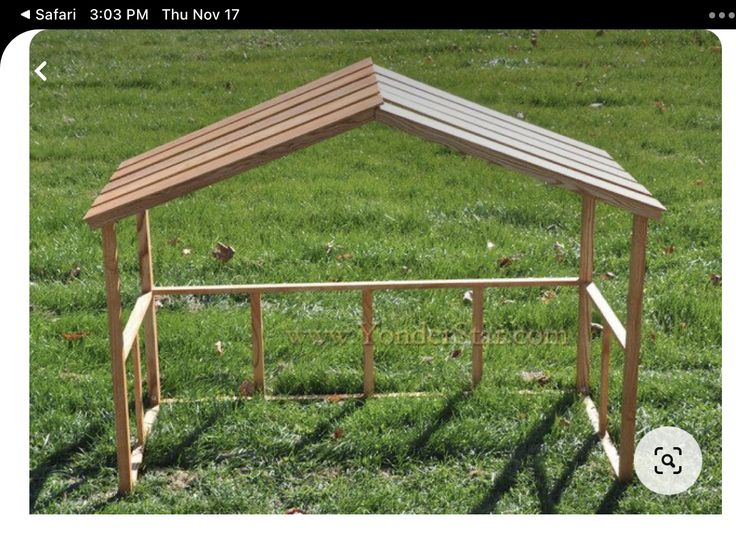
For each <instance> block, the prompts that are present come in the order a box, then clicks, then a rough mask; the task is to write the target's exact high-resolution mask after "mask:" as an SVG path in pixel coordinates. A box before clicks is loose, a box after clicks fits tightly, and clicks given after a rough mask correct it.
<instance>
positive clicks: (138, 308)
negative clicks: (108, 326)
mask: <svg viewBox="0 0 736 545" xmlns="http://www.w3.org/2000/svg"><path fill="white" fill-rule="evenodd" d="M152 300H153V294H152V293H151V292H150V291H149V292H148V293H144V294H143V295H141V296H140V297H138V299H137V300H136V302H135V306H134V307H133V310H132V311H130V316H129V317H128V323H127V324H125V329H124V330H123V359H128V354H130V349H131V348H132V347H133V343H134V342H135V339H136V337H137V336H138V329H140V327H141V324H142V323H143V318H145V316H146V313H147V312H148V307H149V306H150V305H151V301H152Z"/></svg>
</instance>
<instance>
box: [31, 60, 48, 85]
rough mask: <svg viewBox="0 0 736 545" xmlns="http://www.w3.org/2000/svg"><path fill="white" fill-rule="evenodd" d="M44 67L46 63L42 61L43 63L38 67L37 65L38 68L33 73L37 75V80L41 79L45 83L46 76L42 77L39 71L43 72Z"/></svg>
mask: <svg viewBox="0 0 736 545" xmlns="http://www.w3.org/2000/svg"><path fill="white" fill-rule="evenodd" d="M45 66H46V61H43V62H42V63H41V64H39V65H38V66H37V67H36V69H35V70H34V72H35V73H36V75H37V76H38V77H39V78H41V79H42V80H43V81H46V76H44V75H43V74H42V73H41V70H43V69H44V67H45Z"/></svg>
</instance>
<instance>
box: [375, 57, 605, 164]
mask: <svg viewBox="0 0 736 545" xmlns="http://www.w3.org/2000/svg"><path fill="white" fill-rule="evenodd" d="M373 68H374V70H375V71H376V73H377V74H380V75H382V76H385V77H387V78H391V79H393V80H396V81H400V82H402V83H406V84H408V85H411V86H412V87H416V88H418V89H422V90H424V91H427V92H429V93H432V94H434V95H437V96H439V97H442V98H445V99H447V100H451V101H453V102H456V103H458V104H463V105H465V106H468V107H469V108H473V109H474V110H477V111H478V112H481V113H485V114H488V115H490V116H492V117H495V118H497V119H499V120H503V121H505V122H507V123H509V124H511V125H515V126H517V127H519V128H523V129H527V130H529V131H531V132H534V133H537V134H539V135H541V136H545V137H547V138H550V139H551V140H555V141H558V142H563V143H565V144H569V145H572V146H575V147H577V148H580V149H581V150H585V151H588V152H591V153H594V154H596V155H599V156H601V157H607V158H609V159H610V158H611V156H610V155H609V154H608V152H606V151H605V150H602V149H600V148H596V147H595V146H591V145H590V144H586V143H585V142H581V141H579V140H575V139H574V138H569V137H567V136H564V135H562V134H558V133H556V132H553V131H550V130H548V129H545V128H543V127H539V126H538V125H534V124H532V123H528V122H526V121H522V120H520V119H517V118H515V117H513V116H510V115H506V114H502V113H501V112H497V111H495V110H491V109H490V108H486V107H484V106H481V105H480V104H476V103H475V102H471V101H470V100H466V99H464V98H460V97H458V96H456V95H453V94H451V93H448V92H447V91H442V90H441V89H437V88H435V87H431V86H429V85H427V84H425V83H422V82H420V81H417V80H413V79H411V78H408V77H406V76H402V75H401V74H397V73H396V72H392V71H391V70H388V69H386V68H383V67H381V66H377V65H373Z"/></svg>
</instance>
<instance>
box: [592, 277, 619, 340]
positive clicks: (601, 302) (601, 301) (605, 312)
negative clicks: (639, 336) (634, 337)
mask: <svg viewBox="0 0 736 545" xmlns="http://www.w3.org/2000/svg"><path fill="white" fill-rule="evenodd" d="M586 290H587V291H588V295H589V296H590V299H591V301H593V304H594V305H595V306H596V308H597V309H598V312H600V313H601V316H602V317H603V321H604V322H605V323H606V324H608V325H609V326H610V328H611V330H612V332H613V336H614V337H615V338H616V340H617V341H618V342H619V344H620V345H621V348H624V347H625V346H626V329H624V326H623V324H622V323H621V320H619V319H618V316H616V313H615V312H614V311H613V309H612V308H611V305H609V304H608V301H607V300H606V298H605V297H603V294H602V293H601V292H600V290H599V289H598V286H596V285H595V284H594V283H592V282H591V283H590V284H588V286H587V288H586Z"/></svg>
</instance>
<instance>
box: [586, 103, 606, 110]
mask: <svg viewBox="0 0 736 545" xmlns="http://www.w3.org/2000/svg"><path fill="white" fill-rule="evenodd" d="M588 106H589V107H590V108H595V109H598V108H602V107H603V103H602V102H592V103H590V104H588Z"/></svg>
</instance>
